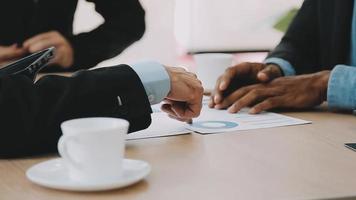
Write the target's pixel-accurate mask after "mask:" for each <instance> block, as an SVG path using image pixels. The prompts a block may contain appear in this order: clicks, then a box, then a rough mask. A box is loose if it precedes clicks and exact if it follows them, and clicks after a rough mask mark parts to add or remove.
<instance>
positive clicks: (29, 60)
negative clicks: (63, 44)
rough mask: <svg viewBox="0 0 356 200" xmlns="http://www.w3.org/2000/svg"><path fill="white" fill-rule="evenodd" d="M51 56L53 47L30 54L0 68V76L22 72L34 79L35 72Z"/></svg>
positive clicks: (42, 66)
mask: <svg viewBox="0 0 356 200" xmlns="http://www.w3.org/2000/svg"><path fill="white" fill-rule="evenodd" d="M53 56H54V47H50V48H48V49H45V50H42V51H40V52H37V53H33V54H30V55H28V56H26V57H24V58H21V59H19V60H16V61H15V62H12V63H10V64H8V65H6V66H5V67H3V68H1V69H0V77H4V76H9V75H15V74H22V75H25V76H28V77H29V78H31V79H32V80H35V79H36V75H37V73H38V72H39V71H40V70H41V69H43V68H44V67H46V66H47V65H48V63H49V61H50V60H51V59H52V58H53Z"/></svg>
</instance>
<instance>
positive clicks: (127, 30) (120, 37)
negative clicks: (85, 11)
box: [0, 0, 145, 71]
mask: <svg viewBox="0 0 356 200" xmlns="http://www.w3.org/2000/svg"><path fill="white" fill-rule="evenodd" d="M88 1H89V2H92V3H94V4H95V10H96V11H97V12H98V13H99V14H101V16H102V17H103V18H104V20H105V22H104V23H103V24H101V25H100V26H98V27H97V28H95V29H94V30H92V31H89V32H85V33H80V34H78V35H74V34H73V18H74V14H75V10H76V7H77V4H78V0H67V1H62V0H52V1H47V0H6V1H4V2H2V3H1V7H0V25H1V27H2V28H1V29H0V66H1V65H5V64H7V63H9V62H11V61H13V60H16V59H18V58H20V57H23V56H24V55H25V54H28V53H33V52H37V51H40V50H43V49H46V48H48V47H51V46H54V47H56V55H55V58H54V59H53V62H52V65H53V66H52V67H50V68H48V69H49V70H50V71H51V69H52V71H53V70H55V71H66V70H69V71H75V70H78V69H80V68H90V67H93V66H95V65H97V64H98V63H99V62H101V61H103V60H106V59H109V58H112V57H114V56H116V55H118V54H119V53H121V52H122V51H123V50H124V49H125V48H127V47H128V46H129V45H131V44H132V43H133V42H135V41H137V40H139V39H140V38H141V37H142V35H143V33H144V30H145V19H144V15H145V12H144V10H143V8H142V6H141V5H140V3H139V1H138V0H119V1H117V0H88Z"/></svg>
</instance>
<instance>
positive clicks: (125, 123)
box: [60, 117, 130, 135]
mask: <svg viewBox="0 0 356 200" xmlns="http://www.w3.org/2000/svg"><path fill="white" fill-rule="evenodd" d="M86 120H88V121H89V120H110V121H114V122H116V123H117V124H115V125H114V126H111V127H102V128H100V131H110V130H113V129H115V128H118V127H125V128H128V127H129V125H130V123H129V122H128V121H127V120H126V119H122V118H114V117H84V118H75V119H70V120H66V121H63V122H62V123H61V125H60V127H61V130H62V134H63V135H64V134H66V133H65V131H64V130H65V129H72V130H73V128H71V126H75V125H76V124H77V123H79V122H81V123H82V121H86ZM98 131H99V130H95V129H94V130H91V129H86V130H85V129H83V130H77V131H76V133H69V135H77V134H81V133H84V132H85V133H94V132H98Z"/></svg>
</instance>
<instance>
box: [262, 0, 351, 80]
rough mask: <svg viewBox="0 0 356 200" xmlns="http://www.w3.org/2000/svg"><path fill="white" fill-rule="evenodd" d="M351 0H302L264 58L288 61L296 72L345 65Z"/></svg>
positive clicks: (348, 49) (348, 51)
mask: <svg viewBox="0 0 356 200" xmlns="http://www.w3.org/2000/svg"><path fill="white" fill-rule="evenodd" d="M353 3H354V1H353V0H342V1H340V0H305V1H304V3H303V6H302V8H301V9H300V11H299V12H298V14H297V16H296V17H295V18H294V20H293V22H292V23H291V25H290V26H289V29H288V31H287V32H286V34H285V35H284V37H283V38H282V40H281V42H280V43H279V45H278V46H277V47H276V48H275V49H274V50H273V51H272V52H271V53H270V54H269V56H268V57H278V58H282V59H285V60H287V61H289V62H290V63H291V64H292V65H293V67H294V68H295V70H296V72H297V74H304V73H313V72H316V71H321V70H331V69H332V68H333V67H334V66H335V65H337V64H348V63H349V59H350V58H349V57H350V55H349V54H350V42H351V22H352V14H353Z"/></svg>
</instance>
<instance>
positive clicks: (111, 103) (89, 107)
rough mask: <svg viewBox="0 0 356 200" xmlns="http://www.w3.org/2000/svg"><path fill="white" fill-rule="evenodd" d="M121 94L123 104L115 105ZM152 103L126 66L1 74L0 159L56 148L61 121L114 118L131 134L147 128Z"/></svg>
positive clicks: (54, 150)
mask: <svg viewBox="0 0 356 200" xmlns="http://www.w3.org/2000/svg"><path fill="white" fill-rule="evenodd" d="M118 96H120V98H121V101H122V105H121V106H120V105H119V103H118ZM151 112H152V111H151V107H150V103H149V101H148V99H147V95H146V92H145V89H144V87H143V85H142V83H141V81H140V78H139V77H138V75H137V74H136V73H135V72H134V71H133V70H132V69H131V68H130V67H129V66H126V65H121V66H119V67H110V68H101V69H96V70H92V71H81V72H79V73H77V74H76V75H74V76H72V77H61V76H54V75H50V76H45V77H43V78H41V79H40V80H38V81H37V82H36V83H35V84H34V83H33V81H32V80H31V79H30V78H28V77H26V76H23V75H15V76H10V77H3V78H0V127H1V134H0V157H2V158H5V157H19V156H28V155H36V154H42V153H51V152H56V149H57V141H58V139H59V137H60V136H61V130H60V123H61V122H63V121H65V120H69V119H74V118H81V117H117V118H124V119H127V120H128V121H129V122H130V128H129V132H132V131H137V130H141V129H144V128H147V127H148V126H149V124H150V122H151V118H150V114H151Z"/></svg>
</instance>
